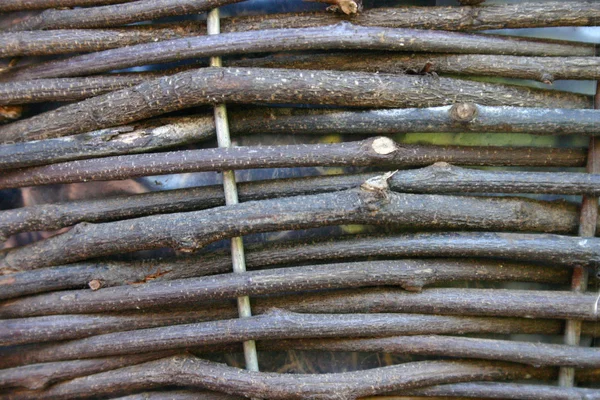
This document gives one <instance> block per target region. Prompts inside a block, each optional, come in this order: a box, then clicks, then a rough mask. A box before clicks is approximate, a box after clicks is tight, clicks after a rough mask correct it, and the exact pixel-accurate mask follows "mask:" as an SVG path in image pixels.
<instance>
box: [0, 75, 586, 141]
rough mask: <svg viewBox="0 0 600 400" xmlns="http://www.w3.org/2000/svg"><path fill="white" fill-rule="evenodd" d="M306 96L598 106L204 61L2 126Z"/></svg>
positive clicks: (518, 92) (88, 124) (32, 128)
mask: <svg viewBox="0 0 600 400" xmlns="http://www.w3.org/2000/svg"><path fill="white" fill-rule="evenodd" d="M349 83H352V84H349ZM298 102H300V103H303V104H313V105H314V104H323V105H336V106H352V107H385V108H395V107H401V108H404V107H432V106H439V105H447V104H454V103H457V102H474V103H478V104H482V105H491V106H494V105H512V106H527V107H544V108H592V107H591V104H592V103H591V98H590V97H589V96H584V95H579V94H574V93H566V92H557V91H549V90H536V89H530V88H524V87H517V86H502V85H494V84H489V83H482V82H474V81H459V80H454V79H451V78H439V79H436V78H433V77H428V76H401V75H387V74H369V73H363V72H343V73H342V72H334V71H297V70H282V69H260V68H256V69H252V68H236V69H230V68H203V69H199V70H192V71H187V72H181V73H178V74H175V75H172V76H168V77H163V78H159V79H155V80H151V81H146V82H144V83H142V84H140V85H138V86H135V87H132V88H127V89H122V90H119V91H116V92H111V93H107V94H104V95H100V96H96V97H93V98H90V99H87V100H84V101H82V102H79V103H75V104H71V105H67V106H63V107H60V108H58V109H56V110H53V111H49V112H46V113H43V114H40V115H37V116H35V117H31V118H28V119H25V120H22V121H19V122H14V123H12V124H9V125H5V126H1V127H0V142H4V143H6V142H7V141H26V140H35V139H43V138H50V137H58V136H67V135H73V134H76V133H81V132H86V131H91V130H95V129H101V128H107V127H111V126H116V125H121V124H127V123H130V122H133V121H139V120H142V119H146V118H150V117H153V116H156V115H160V114H164V113H166V112H169V111H175V110H179V109H183V108H189V107H193V106H196V105H199V104H213V103H246V104H247V103H287V104H294V103H298ZM99 110H101V113H100V111H99Z"/></svg>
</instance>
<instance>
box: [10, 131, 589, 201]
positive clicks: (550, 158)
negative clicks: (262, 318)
mask: <svg viewBox="0 0 600 400" xmlns="http://www.w3.org/2000/svg"><path fill="white" fill-rule="evenodd" d="M584 160H585V152H584V151H582V150H581V149H554V148H549V149H538V148H531V147H514V148H510V147H477V146H473V147H470V146H464V147H462V146H454V147H450V146H447V147H446V146H444V147H443V146H427V145H423V146H420V145H403V144H399V143H396V142H394V141H393V140H391V139H389V138H387V137H375V138H369V139H365V140H361V141H357V142H344V143H334V144H315V145H280V146H247V147H231V148H218V149H200V150H184V151H173V152H163V153H148V154H132V155H123V156H113V157H104V158H94V159H89V160H76V161H68V162H64V163H57V164H50V165H43V166H37V167H29V168H23V169H16V170H12V171H6V172H5V173H4V174H3V175H2V176H0V189H5V188H16V187H25V186H36V185H47V184H54V183H73V182H89V181H106V180H119V179H129V178H134V177H141V176H152V175H165V174H174V173H182V172H200V171H215V170H217V171H218V170H238V169H250V168H294V167H303V166H328V167H332V166H349V167H350V166H354V167H356V166H373V167H377V168H386V167H387V168H407V167H415V166H427V165H430V164H432V163H434V162H440V161H445V162H451V163H455V164H460V165H486V166H490V165H511V166H562V167H580V166H582V164H583V163H584V162H585V161H584Z"/></svg>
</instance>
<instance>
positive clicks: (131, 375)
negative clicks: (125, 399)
mask: <svg viewBox="0 0 600 400" xmlns="http://www.w3.org/2000/svg"><path fill="white" fill-rule="evenodd" d="M528 372H529V370H528V369H527V368H523V367H519V366H516V365H514V364H506V363H490V362H472V361H421V362H414V363H406V364H400V365H394V366H390V367H383V368H375V369H370V370H364V371H354V372H342V373H332V374H321V375H307V374H277V373H269V372H249V371H245V370H242V369H238V368H232V367H228V366H226V365H223V364H217V363H214V362H211V361H205V360H201V359H198V358H195V357H191V356H177V357H172V358H169V359H163V360H159V361H151V362H148V363H145V364H140V365H138V366H132V367H125V368H121V369H119V370H115V371H108V372H103V373H101V374H96V375H91V376H88V377H83V378H76V379H73V380H72V381H69V382H65V383H61V384H58V385H55V386H53V387H52V388H50V389H48V390H47V391H45V392H37V393H36V392H21V394H20V393H19V392H15V393H14V394H13V395H12V396H8V397H7V399H10V400H15V399H24V398H27V399H37V398H53V399H66V398H72V397H78V398H87V397H91V396H98V395H102V396H108V395H113V396H114V395H119V394H124V393H128V392H131V391H134V390H144V389H149V388H154V387H160V386H165V385H168V386H188V387H200V388H205V389H209V390H217V391H222V392H226V393H230V394H237V395H241V396H245V397H247V396H252V397H258V398H269V399H307V398H309V399H331V400H333V399H335V400H339V399H343V400H346V399H347V400H350V399H356V398H358V397H363V396H369V395H375V394H380V393H386V392H390V391H394V390H400V389H405V388H406V389H408V388H415V387H422V386H429V385H435V384H440V383H453V382H463V381H471V380H494V379H511V378H512V379H515V378H524V377H526V376H527V374H528Z"/></svg>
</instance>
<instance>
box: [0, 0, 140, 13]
mask: <svg viewBox="0 0 600 400" xmlns="http://www.w3.org/2000/svg"><path fill="white" fill-rule="evenodd" d="M127 1H131V0H5V1H4V2H3V3H2V4H0V12H9V11H23V10H43V9H45V8H60V7H89V6H101V5H106V4H117V3H126V2H127Z"/></svg>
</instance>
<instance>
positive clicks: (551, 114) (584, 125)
mask: <svg viewBox="0 0 600 400" xmlns="http://www.w3.org/2000/svg"><path fill="white" fill-rule="evenodd" d="M228 111H229V116H230V122H229V123H230V132H231V134H233V135H249V134H282V133H285V134H317V135H329V134H345V135H346V134H347V135H380V134H384V135H392V134H396V133H405V132H423V133H428V132H432V133H438V132H477V133H479V132H505V133H514V132H518V133H534V134H547V135H548V134H549V135H555V134H561V135H572V134H579V135H597V134H600V112H598V111H595V110H567V109H542V108H523V107H508V106H505V107H489V106H481V105H476V104H472V103H469V104H462V103H459V104H455V105H453V106H443V107H432V108H424V109H423V108H409V109H393V110H369V111H339V110H322V109H302V108H298V109H289V108H288V109H285V108H257V109H250V110H239V109H238V110H236V109H233V110H228ZM399 120H402V124H398V121H399ZM213 136H214V120H213V116H212V115H208V114H206V115H205V114H200V115H193V116H189V117H173V118H162V119H157V120H150V121H145V122H141V123H138V124H132V125H125V126H120V127H116V128H107V129H101V130H99V131H93V132H88V133H84V134H79V135H74V136H70V137H68V138H55V139H46V140H39V141H31V142H23V143H15V144H6V145H0V167H1V168H4V169H10V168H21V167H28V166H35V165H46V164H53V163H57V162H61V161H71V160H77V159H85V158H94V157H103V156H110V155H119V154H130V153H141V152H149V151H153V150H159V149H168V148H170V147H173V146H181V145H186V144H189V143H195V142H198V141H202V140H205V139H208V138H210V137H213ZM482 150H483V148H482ZM495 150H496V151H504V150H503V149H502V148H496V149H495ZM507 151H508V150H507ZM510 151H516V149H512V150H510ZM539 151H541V150H539V149H537V150H535V152H539ZM544 151H548V150H544ZM549 160H550V159H549Z"/></svg>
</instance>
